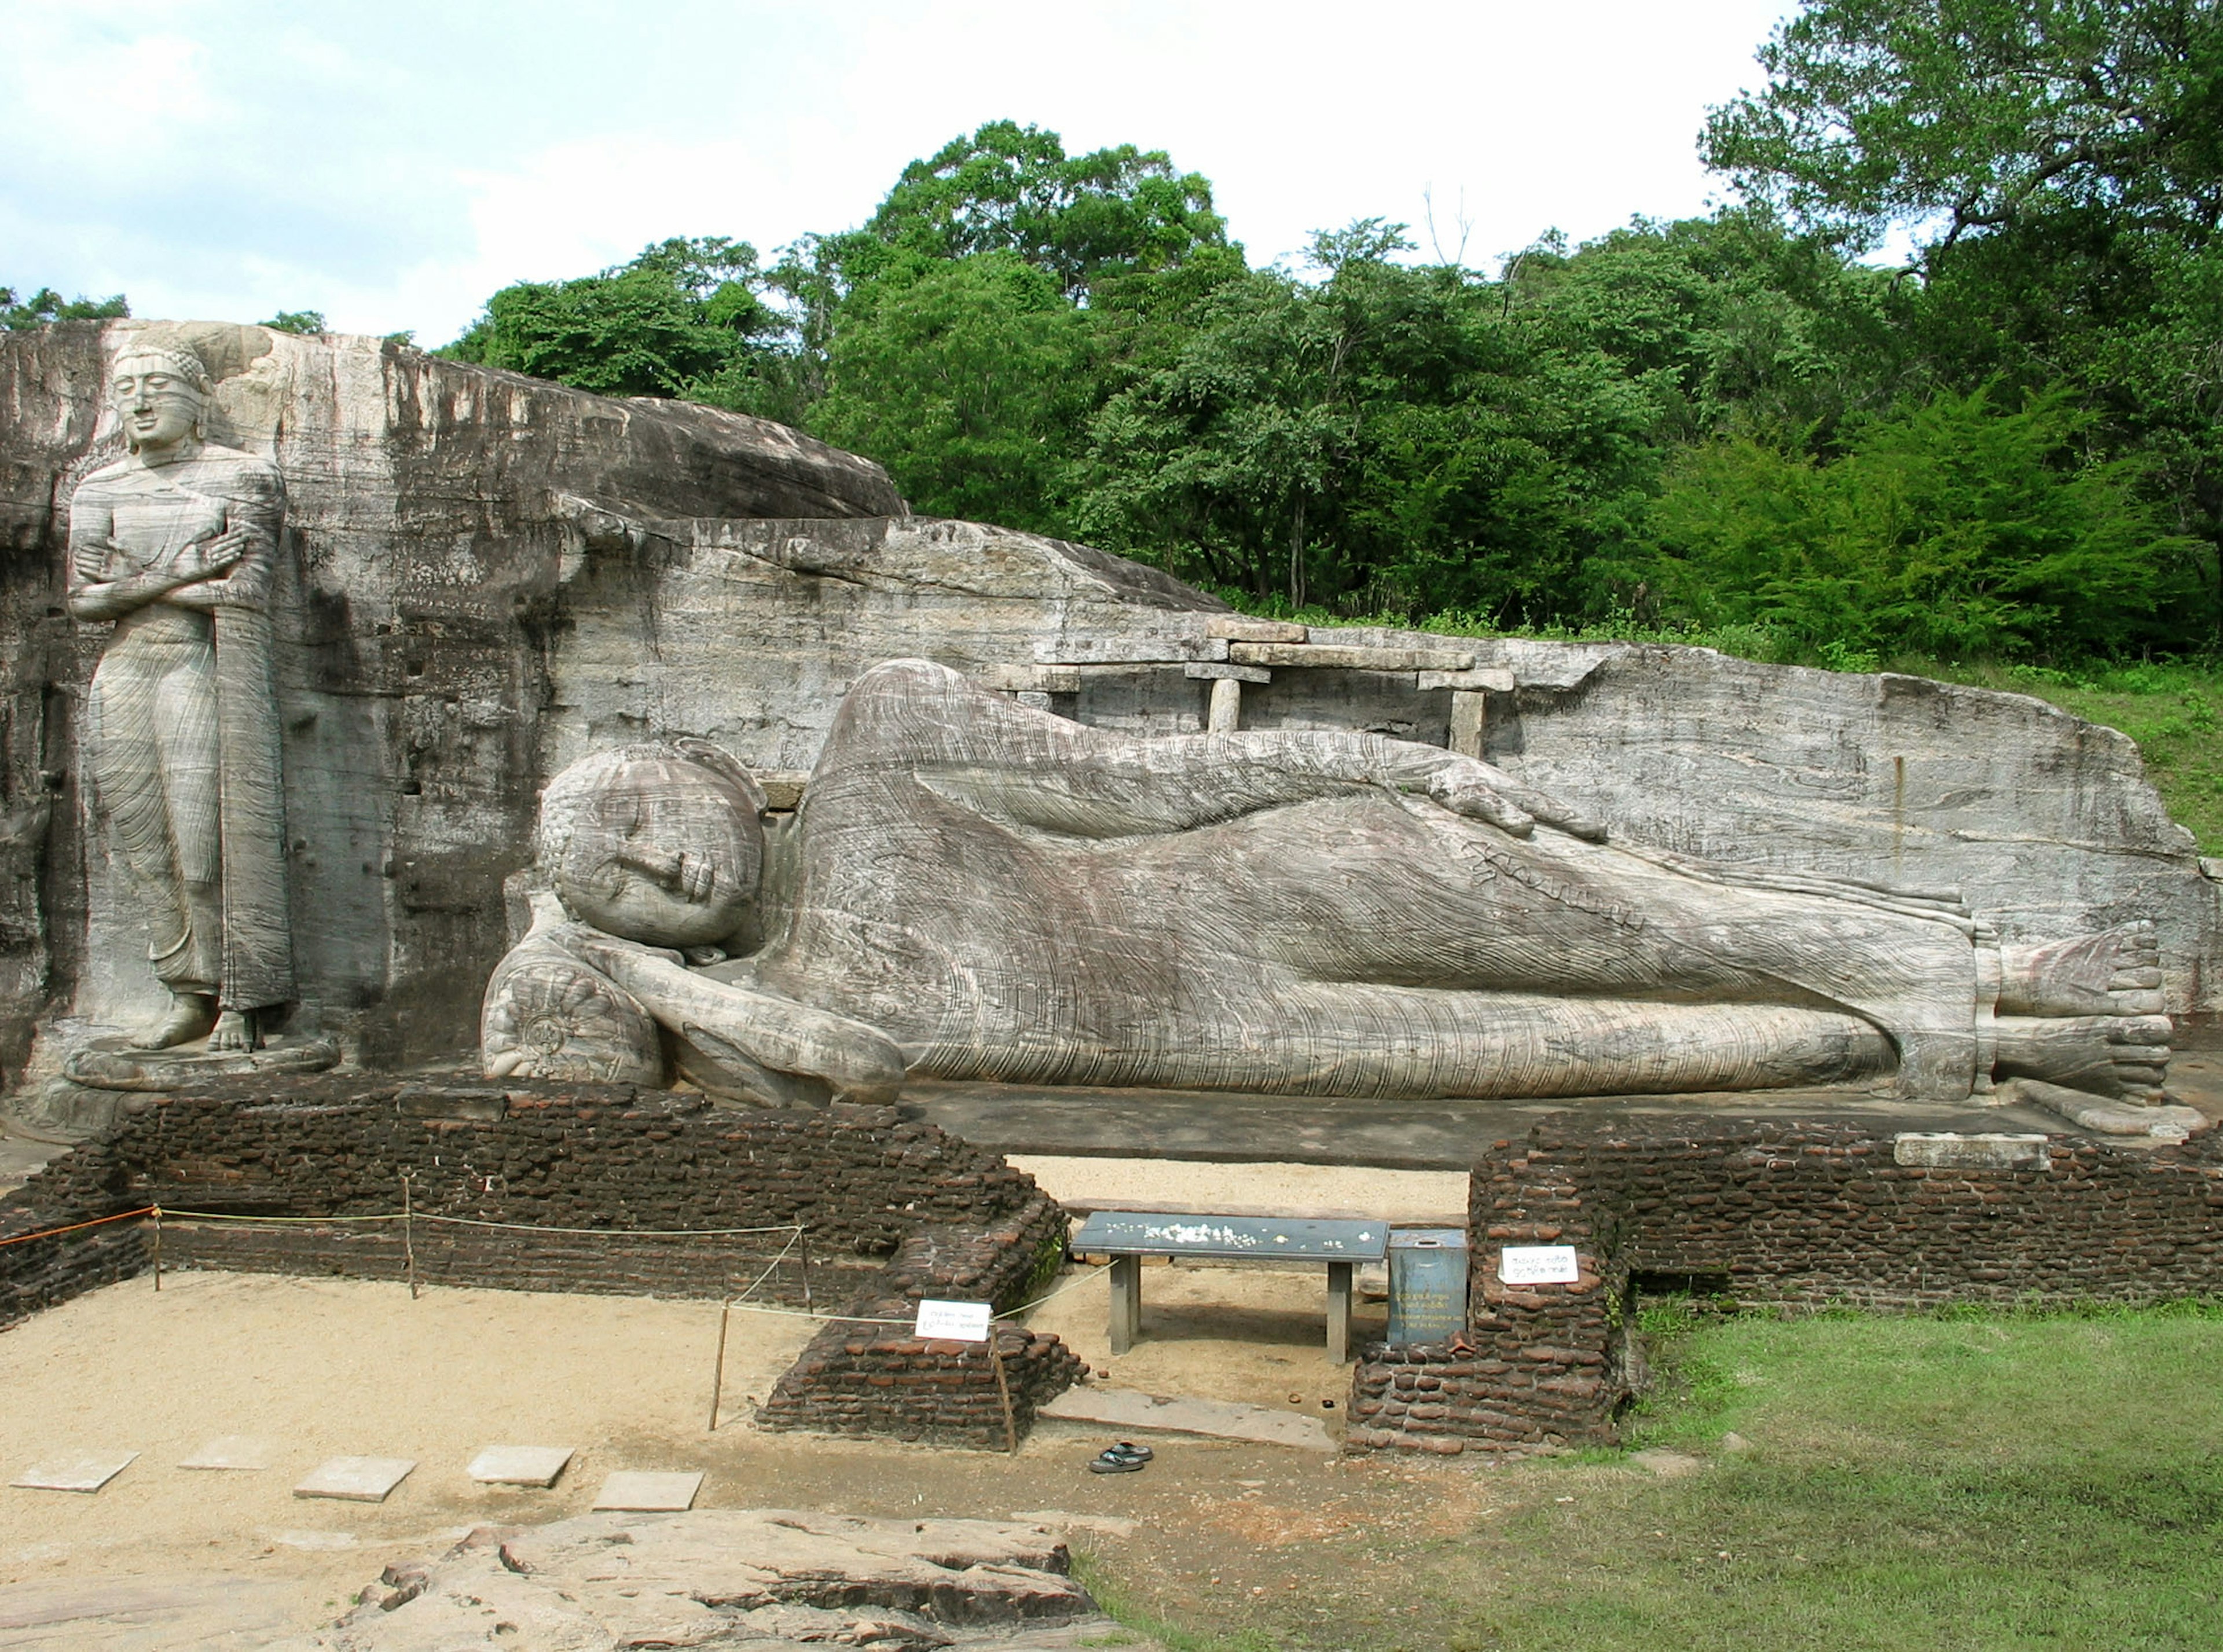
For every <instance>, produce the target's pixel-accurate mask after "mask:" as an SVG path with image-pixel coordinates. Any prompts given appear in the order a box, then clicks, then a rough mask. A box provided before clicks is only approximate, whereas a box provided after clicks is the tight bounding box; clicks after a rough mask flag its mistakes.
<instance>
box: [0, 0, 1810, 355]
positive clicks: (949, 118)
mask: <svg viewBox="0 0 2223 1652" xmlns="http://www.w3.org/2000/svg"><path fill="white" fill-rule="evenodd" d="M1791 9H1792V7H1791V6H1789V5H1786V4H1784V3H1779V0H1558V3H1544V4H1536V3H1533V0H1524V3H1505V0H1465V3H1399V0H1375V3H1363V0H1342V3H1338V4H1332V5H1320V4H1313V3H1309V0H1281V3H1275V4H1256V5H1253V4H1247V3H1246V4H1235V3H1223V4H1217V5H1215V4H1212V3H1210V0H1188V3H1185V4H1181V3H1156V0H1149V3H1145V0H1137V3H1130V4H1118V3H1088V0H1067V3H1062V4H1057V3H1040V0H1038V3H1035V4H1030V5H1017V4H963V3H954V0H951V3H936V0H909V3H898V4H880V3H868V0H789V3H784V4H767V3H758V0H723V3H704V0H635V3H627V4H605V3H585V0H538V3H512V0H433V3H419V0H370V3H348V4H335V3H330V0H326V3H323V4H318V3H313V0H309V3H305V0H293V3H289V4H282V5H281V4H255V3H248V0H206V3H196V0H166V3H162V4H159V5H157V4H149V3H145V0H142V3H138V4H134V5H116V4H110V3H106V0H59V3H57V0H0V41H4V42H5V47H4V49H0V155H4V156H5V157H6V159H5V163H4V166H3V167H0V285H9V286H16V287H17V288H18V289H30V288H35V287H38V286H55V287H59V288H60V289H62V290H63V291H64V292H67V293H70V294H72V295H74V294H76V293H79V292H85V293H91V294H93V295H96V296H98V295H104V294H107V293H110V292H124V293H127V294H128V295H129V298H130V300H131V305H132V310H133V312H134V313H135V314H137V315H141V316H150V317H153V316H167V317H181V316H188V315H190V316H197V317H217V318H222V319H227V320H240V321H253V320H260V319H261V318H262V317H266V316H268V315H270V314H272V313H274V311H278V310H280V309H287V310H305V309H308V310H321V311H324V314H325V315H326V317H328V318H329V319H330V322H331V325H333V326H334V327H336V328H338V329H341V330H347V331H356V332H375V333H386V332H394V331H398V330H402V329H405V328H406V329H412V330H415V331H416V333H417V334H418V336H419V342H423V343H427V344H431V343H438V342H444V341H445V340H446V339H448V338H450V337H452V336H454V335H455V334H456V333H457V332H458V331H459V330H461V329H462V328H463V326H464V325H465V324H466V323H469V320H470V319H471V317H473V316H474V315H475V314H476V313H477V311H478V310H479V308H480V307H481V305H482V304H483V303H484V301H485V299H486V297H487V295H488V293H490V292H493V291H494V289H495V288H497V287H500V286H503V285H505V284H506V283H507V282H510V281H513V280H546V279H551V278H556V277H563V276H570V275H579V274H585V273H589V272H591V271H593V270H595V269H598V268H601V267H603V266H605V265H608V264H611V263H614V262H618V261H622V260H624V259H626V258H627V257H630V256H631V255H632V254H634V253H635V252H637V251H639V248H641V247H642V246H643V245H644V244H645V243H646V242H650V241H652V240H660V239H662V238H663V237H664V236H674V235H728V236H735V237H737V238H740V239H743V240H747V241H751V242H755V243H756V245H757V246H758V247H759V248H760V249H762V250H764V251H766V252H769V251H770V250H771V249H772V248H776V247H778V246H779V245H781V244H783V243H784V242H788V241H790V240H792V239H793V238H794V237H795V236H798V235H800V234H802V233H803V232H804V231H807V230H813V229H817V230H831V229H846V228H848V227H850V226H851V225H853V224H855V223H859V222H860V221H862V220H863V219H864V218H865V217H866V216H867V215H868V214H870V212H871V211H872V208H873V206H874V205H875V204H877V203H878V200H879V198H881V197H882V196H883V195H885V193H886V192H887V190H888V188H889V186H890V185H891V184H892V183H893V182H894V181H895V178H896V175H897V173H898V172H900V171H901V169H902V168H903V166H904V164H905V163H906V162H908V161H910V160H913V159H915V158H916V157H918V156H921V155H923V154H930V153H931V152H932V151H934V150H935V149H936V148H939V147H940V146H941V144H942V143H944V142H945V141H948V139H950V138H951V137H953V136H955V135H958V134H960V133H963V132H969V131H971V130H972V129H973V128H974V127H976V126H978V125H979V124H980V123H981V122H984V121H989V120H995V119H999V118H1005V117H1008V118H1011V119H1015V120H1018V121H1022V122H1034V123H1036V124H1037V125H1041V126H1044V127H1047V128H1049V129H1052V130H1054V131H1056V132H1058V133H1061V134H1062V135H1063V136H1064V139H1065V143H1066V148H1067V151H1068V152H1069V153H1079V152H1081V151H1084V150H1087V149H1092V148H1099V147H1100V146H1103V145H1106V144H1116V143H1135V144H1137V145H1139V146H1141V147H1143V148H1162V149H1165V150H1168V151H1169V152H1170V153H1171V154H1172V156H1173V159H1174V162H1175V163H1176V164H1177V165H1178V166H1181V167H1182V168H1184V169H1185V170H1189V171H1194V172H1200V173H1204V174H1205V175H1206V177H1207V178H1209V179H1212V184H1213V186H1214V190H1215V192H1216V198H1217V202H1218V204H1219V210H1221V211H1222V212H1223V213H1224V214H1225V216H1226V218H1227V221H1228V224H1229V228H1230V230H1231V234H1232V235H1233V236H1235V237H1236V238H1237V239H1238V240H1240V241H1242V242H1244V244H1245V245H1246V246H1247V248H1249V250H1250V255H1251V258H1252V260H1253V261H1256V262H1263V261H1268V260H1270V259H1272V258H1275V257H1276V256H1279V255H1282V254H1294V253H1295V252H1296V251H1297V250H1298V249H1300V248H1301V247H1302V246H1303V245H1304V244H1305V242H1306V240H1307V236H1308V234H1309V232H1310V231H1312V230H1313V229H1318V228H1324V227H1332V226H1338V225H1341V224H1343V223H1348V222H1349V221H1351V219H1353V218H1357V217H1376V216H1378V217H1388V218H1391V219H1397V220H1405V221H1407V222H1409V223H1412V224H1413V225H1414V236H1415V238H1416V239H1418V240H1419V241H1420V244H1421V246H1422V248H1424V249H1426V248H1428V246H1429V236H1428V229H1427V214H1428V205H1427V199H1428V198H1429V197H1430V196H1431V195H1433V202H1434V220H1435V226H1436V234H1437V238H1438V240H1439V242H1440V243H1441V248H1442V250H1443V252H1444V254H1445V255H1446V256H1450V255H1456V254H1458V251H1459V249H1460V242H1461V237H1462V228H1461V220H1462V217H1464V220H1465V221H1466V222H1465V228H1464V251H1465V256H1466V260H1467V261H1468V262H1470V263H1474V264H1483V265H1488V264H1490V263H1491V262H1492V261H1494V260H1495V259H1496V257H1497V256H1498V255H1499V254H1504V253H1507V252H1510V251H1512V250H1515V249H1516V248H1520V247H1521V246H1524V245H1526V244H1527V243H1528V242H1531V241H1533V239H1534V238H1535V237H1536V236H1538V235H1540V233H1542V232H1543V231H1545V230H1546V229H1552V228H1554V227H1556V228H1558V229H1563V230H1565V232H1567V233H1568V234H1569V235H1571V236H1575V237H1576V238H1578V239H1580V238H1583V237H1585V236H1594V235H1596V234H1599V233H1601V232H1602V231H1604V230H1606V229H1611V228H1612V227H1614V226H1615V224H1618V223H1624V222H1626V221H1627V220H1628V218H1629V217H1631V216H1632V215H1634V214H1644V215H1647V216H1652V217H1672V216H1677V215H1681V214H1685V213H1691V212H1695V211H1698V210H1703V207H1704V205H1705V204H1706V203H1707V202H1708V200H1709V199H1710V198H1712V197H1714V196H1716V195H1718V194H1719V193H1720V192H1721V190H1722V185H1720V183H1719V181H1718V180H1716V179H1710V178H1709V176H1708V175H1707V174H1706V173H1704V172H1703V169H1702V168H1701V167H1700V166H1699V165H1698V162H1697V157H1696V152H1695V143H1696V139H1697V133H1698V129H1699V127H1700V125H1701V123H1702V122H1703V119H1704V115H1705V110H1706V108H1707V106H1708V105H1709V104H1717V103H1720V102H1722V101H1723V100H1724V99H1726V98H1728V97H1733V96H1734V95H1735V93H1736V92H1737V91H1739V90H1740V89H1741V88H1742V87H1747V86H1752V85H1757V83H1758V80H1759V71H1758V69H1757V67H1756V66H1755V65H1754V62H1753V53H1754V48H1755V47H1758V46H1759V44H1760V41H1762V40H1763V39H1765V38H1766V35H1767V34H1768V32H1769V30H1770V29H1771V28H1773V25H1774V24H1775V22H1777V21H1778V20H1779V18H1780V17H1781V16H1785V15H1786V14H1787V13H1788V11H1790V10H1791Z"/></svg>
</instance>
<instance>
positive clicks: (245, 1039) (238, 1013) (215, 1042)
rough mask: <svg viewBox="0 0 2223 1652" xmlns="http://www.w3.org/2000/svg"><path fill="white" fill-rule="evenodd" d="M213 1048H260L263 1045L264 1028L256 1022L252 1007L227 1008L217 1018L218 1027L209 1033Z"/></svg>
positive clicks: (227, 1049)
mask: <svg viewBox="0 0 2223 1652" xmlns="http://www.w3.org/2000/svg"><path fill="white" fill-rule="evenodd" d="M208 1046H209V1048H210V1049H211V1050H224V1051H231V1050H259V1049H261V1047H262V1029H261V1027H257V1026H256V1025H255V1012H254V1011H253V1010H251V1009H227V1010H225V1011H224V1013H223V1014H221V1015H218V1016H217V1018H216V1027H215V1028H214V1029H213V1030H212V1031H211V1033H209V1041H208Z"/></svg>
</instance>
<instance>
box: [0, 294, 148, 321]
mask: <svg viewBox="0 0 2223 1652" xmlns="http://www.w3.org/2000/svg"><path fill="white" fill-rule="evenodd" d="M130 313H131V306H130V305H128V304H126V303H124V301H123V294H122V293H121V292H118V293H117V294H115V295H114V296H113V297H111V298H86V297H85V295H84V294H83V293H79V295H78V296H77V297H76V298H64V297H62V295H61V294H60V293H59V292H55V291H54V288H52V287H50V286H42V287H41V288H40V289H39V290H38V291H37V292H34V293H33V294H32V295H31V296H30V297H29V298H18V297H17V296H16V289H15V288H14V287H11V286H0V333H9V332H14V331H16V330H18V329H21V328H25V327H43V326H45V325H46V324H47V323H48V322H50V321H106V320H109V319H110V318H111V317H117V316H128V315H129V314H130Z"/></svg>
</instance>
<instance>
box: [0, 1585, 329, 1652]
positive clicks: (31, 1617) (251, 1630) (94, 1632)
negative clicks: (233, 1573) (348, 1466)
mask: <svg viewBox="0 0 2223 1652" xmlns="http://www.w3.org/2000/svg"><path fill="white" fill-rule="evenodd" d="M300 1606H301V1603H300V1600H299V1587H298V1586H295V1585H292V1584H287V1583H281V1582H276V1581H273V1580H269V1579H267V1578H255V1577H228V1576H225V1575H224V1574H223V1573H198V1574H196V1575H194V1576H192V1577H147V1576H143V1575H142V1576H131V1577H119V1578H88V1579H77V1580H70V1581H67V1582H21V1583H9V1584H4V1585H0V1635H4V1636H5V1637H6V1643H7V1644H8V1645H9V1646H11V1647H35V1648H38V1649H40V1652H217V1649H223V1652H232V1649H244V1648H249V1647H257V1648H280V1649H282V1648H285V1647H287V1646H294V1647H299V1646H302V1645H304V1644H310V1645H313V1643H303V1642H300V1641H296V1640H291V1639H289V1638H287V1634H286V1631H287V1629H288V1628H289V1627H290V1626H292V1625H294V1624H299V1622H300V1621H301V1615H300Z"/></svg>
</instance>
